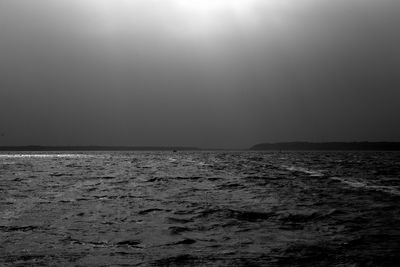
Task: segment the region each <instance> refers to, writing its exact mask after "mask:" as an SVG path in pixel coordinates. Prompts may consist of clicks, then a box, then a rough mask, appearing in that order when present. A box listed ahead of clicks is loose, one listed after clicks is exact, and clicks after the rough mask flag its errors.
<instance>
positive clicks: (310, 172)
mask: <svg viewBox="0 0 400 267" xmlns="http://www.w3.org/2000/svg"><path fill="white" fill-rule="evenodd" d="M281 168H283V169H285V170H287V171H291V172H301V173H305V174H308V175H310V176H313V177H322V176H324V174H323V173H322V172H321V171H315V170H309V169H307V168H304V167H298V166H287V165H281Z"/></svg>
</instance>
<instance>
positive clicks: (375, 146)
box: [250, 142, 400, 151]
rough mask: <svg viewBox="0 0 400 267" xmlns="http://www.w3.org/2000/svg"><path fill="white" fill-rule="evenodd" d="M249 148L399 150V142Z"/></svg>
mask: <svg viewBox="0 0 400 267" xmlns="http://www.w3.org/2000/svg"><path fill="white" fill-rule="evenodd" d="M250 150H364V151H368V150H372V151H378V150H382V151H400V142H320V143H314V142H282V143H262V144H257V145H254V146H252V147H251V148H250Z"/></svg>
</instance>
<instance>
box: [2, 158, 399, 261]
mask: <svg viewBox="0 0 400 267" xmlns="http://www.w3.org/2000/svg"><path fill="white" fill-rule="evenodd" d="M399 204H400V153H394V152H393V153H388V152H282V153H278V152H178V153H173V152H129V153H127V152H113V153H109V152H105V153H100V152H93V153H81V152H79V153H74V154H67V153H51V154H35V153H29V154H14V153H8V154H5V153H3V154H0V265H5V266H7V265H10V266H15V265H17V266H18V265H20V266H25V265H34V266H37V265H39V266H40V265H52V266H57V265H71V266H108V265H115V266H124V265H126V266H135V265H138V266H248V265H253V266H399V265H400V205H399Z"/></svg>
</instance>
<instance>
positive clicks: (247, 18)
mask: <svg viewBox="0 0 400 267" xmlns="http://www.w3.org/2000/svg"><path fill="white" fill-rule="evenodd" d="M279 3H280V2H279V1H275V0H268V1H260V0H163V1H160V0H147V1H143V0H136V1H135V0H131V1H128V0H90V1H86V6H87V9H91V10H96V12H97V17H98V18H99V20H103V23H104V22H105V23H106V25H107V27H110V28H111V29H112V30H116V31H119V30H120V29H121V28H124V27H127V25H131V26H132V27H130V31H132V30H134V29H137V28H140V27H142V30H144V31H146V30H150V31H151V28H152V26H154V25H157V27H159V28H161V29H162V28H164V30H166V31H168V34H175V35H176V36H178V37H188V36H190V37H193V36H196V37H205V38H209V37H215V36H216V35H218V34H221V33H223V32H224V31H226V30H227V28H228V27H232V26H233V27H242V26H243V25H247V24H251V23H254V21H255V20H257V18H258V16H257V15H256V12H257V8H259V7H260V6H261V5H262V6H263V7H265V6H268V9H274V8H275V7H277V6H280V5H282V3H280V4H279ZM252 25H253V24H252Z"/></svg>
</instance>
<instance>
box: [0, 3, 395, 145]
mask: <svg viewBox="0 0 400 267" xmlns="http://www.w3.org/2000/svg"><path fill="white" fill-rule="evenodd" d="M399 114H400V1H398V0H337V1H330V0H35V1H29V0H1V1H0V133H1V135H0V145H132V146H143V145H146V146H147V145H150V146H175V145H179V146H198V147H210V148H211V147H214V148H247V147H250V146H252V145H254V144H257V143H262V142H283V141H315V142H320V141H400V122H399Z"/></svg>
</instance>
